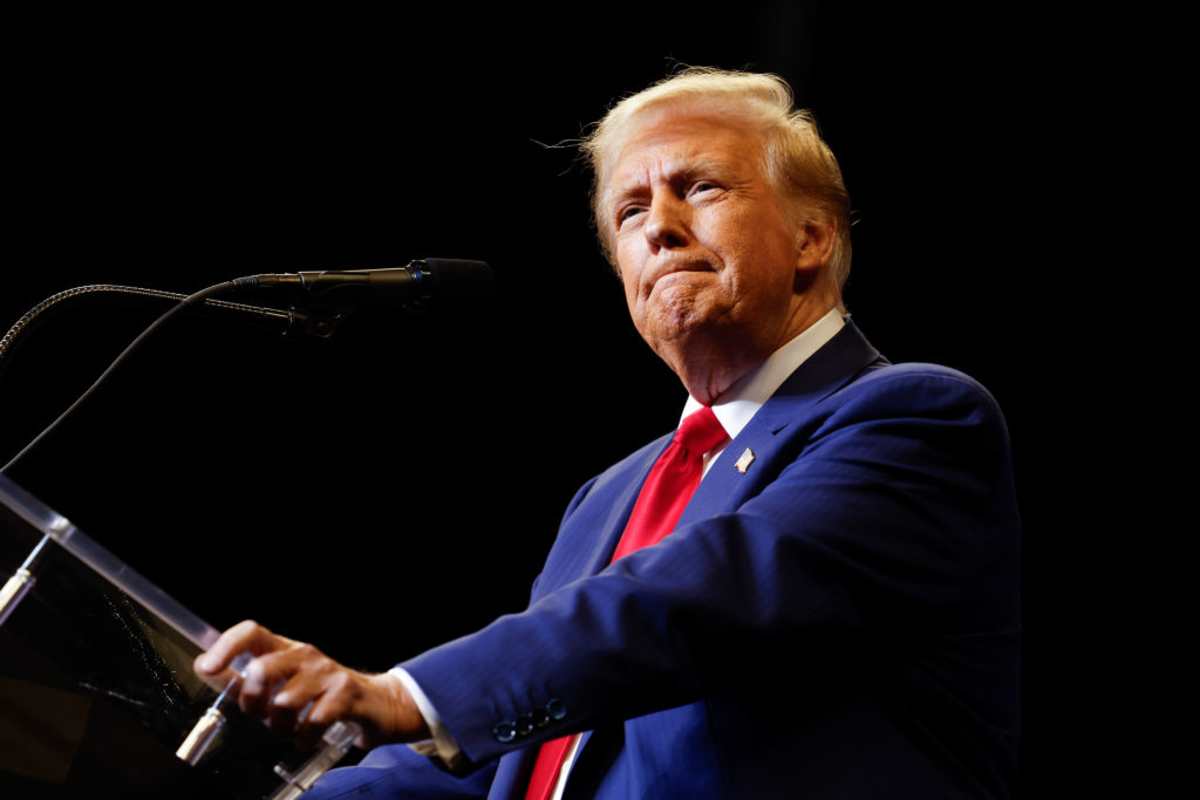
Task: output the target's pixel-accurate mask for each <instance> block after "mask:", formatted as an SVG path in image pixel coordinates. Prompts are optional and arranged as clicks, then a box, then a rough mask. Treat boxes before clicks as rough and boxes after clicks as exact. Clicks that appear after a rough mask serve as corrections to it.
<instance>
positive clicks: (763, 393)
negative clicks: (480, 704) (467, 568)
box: [391, 308, 846, 800]
mask: <svg viewBox="0 0 1200 800" xmlns="http://www.w3.org/2000/svg"><path fill="white" fill-rule="evenodd" d="M845 324H846V322H845V320H844V319H843V318H842V314H841V312H840V311H838V309H836V308H834V309H831V310H830V311H829V313H827V314H825V316H823V317H821V318H820V319H819V320H817V321H816V322H814V323H813V324H812V325H810V326H808V327H807V328H805V329H804V331H803V332H802V333H800V334H799V335H798V336H796V337H795V338H794V339H792V340H791V341H789V342H788V343H787V344H785V345H784V346H783V347H781V348H779V349H778V350H776V351H775V352H774V353H772V354H771V355H770V356H769V357H768V358H767V360H766V361H764V362H763V363H762V364H761V365H760V366H759V367H757V368H756V369H755V370H753V371H752V372H750V373H748V374H747V375H745V376H743V377H742V378H741V379H739V380H738V381H737V382H736V383H734V384H733V385H732V386H730V387H729V389H728V390H727V391H726V392H725V393H724V394H722V395H721V397H720V399H719V400H717V402H715V403H713V404H712V410H713V414H715V415H716V417H717V421H718V422H720V423H721V427H723V428H724V429H725V433H727V434H728V435H729V440H728V441H727V442H726V443H725V444H724V445H722V446H721V447H719V448H716V449H714V450H712V451H710V452H708V453H706V454H705V455H704V473H703V475H702V476H701V480H703V476H704V475H707V474H708V470H709V469H710V468H711V467H712V465H713V464H714V463H715V462H716V460H717V458H718V457H719V456H720V455H721V453H722V452H724V450H725V448H726V447H727V446H728V445H729V441H732V440H733V439H736V438H737V435H738V434H739V433H741V432H742V429H743V428H745V427H746V425H747V424H748V423H749V422H750V420H751V419H752V418H753V417H754V415H755V414H756V413H758V410H759V409H760V408H762V406H763V404H764V403H766V402H767V400H769V399H770V398H771V395H773V394H775V392H776V391H778V389H779V387H780V386H782V385H783V382H784V381H785V380H787V379H788V376H789V375H791V374H792V373H793V372H795V371H796V370H797V369H798V368H799V367H800V365H801V364H803V363H804V362H805V361H807V360H808V358H809V356H811V355H812V354H813V353H815V352H817V351H818V350H820V349H821V347H823V346H824V345H825V343H826V342H828V341H829V340H830V339H832V338H833V337H834V336H835V335H836V334H837V332H838V331H840V330H841V329H842V326H843V325H845ZM701 407H702V404H701V403H700V402H699V401H697V400H696V399H695V398H693V397H691V396H689V397H688V399H687V402H686V403H685V404H684V406H683V413H682V414H681V415H680V417H679V421H680V423H681V424H682V422H683V420H685V419H687V417H688V415H689V414H692V413H694V412H696V411H698V410H699V409H700V408H701ZM391 674H393V675H395V676H396V677H397V678H399V679H400V682H401V683H403V684H404V688H405V689H407V690H408V693H409V694H410V695H412V698H413V701H414V702H415V703H416V705H417V710H419V711H420V712H421V716H422V717H424V718H425V723H426V724H427V725H428V726H429V730H430V731H431V732H432V734H433V738H432V739H428V740H426V741H423V742H415V743H413V744H412V745H410V747H412V748H413V749H414V750H416V751H417V752H418V753H421V754H423V755H427V756H437V757H438V758H440V759H441V760H442V761H443V762H444V763H445V764H447V765H450V766H453V765H454V764H455V763H456V762H458V761H460V760H461V759H462V752H461V750H460V749H459V747H458V744H457V743H456V742H455V741H454V737H453V736H451V735H450V732H449V731H448V730H446V727H445V726H444V725H443V724H442V720H441V717H440V716H439V715H438V713H437V710H436V709H435V708H434V707H433V704H432V703H430V702H429V698H428V697H427V696H426V695H425V693H424V692H423V691H421V687H420V686H418V685H417V682H416V681H415V680H413V677H412V676H411V675H409V674H408V673H407V672H406V671H405V670H403V669H401V668H400V667H394V668H393V669H392V670H391ZM579 742H580V737H579V736H575V737H574V739H573V740H572V742H571V748H570V750H569V751H568V752H567V757H566V761H564V762H563V767H562V770H561V771H560V772H559V774H558V783H557V784H556V785H555V788H554V794H553V795H552V800H561V798H562V795H563V791H564V789H565V788H566V785H567V775H568V774H569V773H570V771H571V767H572V766H573V765H574V763H575V757H576V755H578V750H579Z"/></svg>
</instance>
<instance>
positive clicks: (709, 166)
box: [606, 158, 736, 205]
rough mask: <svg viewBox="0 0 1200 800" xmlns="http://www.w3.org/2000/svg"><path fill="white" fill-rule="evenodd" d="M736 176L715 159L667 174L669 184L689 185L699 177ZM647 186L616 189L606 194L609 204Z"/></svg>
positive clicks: (704, 159)
mask: <svg viewBox="0 0 1200 800" xmlns="http://www.w3.org/2000/svg"><path fill="white" fill-rule="evenodd" d="M735 174H736V170H735V169H733V168H732V167H731V166H730V165H729V164H728V163H727V162H725V161H722V160H720V159H715V158H700V159H696V160H694V161H689V162H688V163H686V164H684V165H681V166H680V167H679V168H678V169H674V170H671V171H669V172H668V173H667V181H668V182H669V183H688V182H690V181H692V180H695V179H696V178H699V177H707V176H715V177H718V178H729V177H730V176H732V175H735ZM645 188H646V184H644V183H643V182H642V181H641V180H638V181H636V182H630V183H627V184H625V185H624V186H620V187H614V188H613V189H612V190H610V191H609V192H606V195H607V200H608V202H609V204H611V205H616V204H617V203H619V202H620V201H622V200H624V199H625V198H627V197H630V196H632V195H635V194H638V193H639V192H641V191H643V190H645Z"/></svg>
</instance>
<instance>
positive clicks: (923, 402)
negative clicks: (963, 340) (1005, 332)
mask: <svg viewBox="0 0 1200 800" xmlns="http://www.w3.org/2000/svg"><path fill="white" fill-rule="evenodd" d="M802 428H803V429H804V430H803V433H802V434H801V435H803V436H804V438H805V440H806V442H807V444H808V446H817V447H821V446H822V445H825V444H831V443H833V442H839V443H843V444H845V445H847V446H850V447H852V448H858V447H862V446H867V444H868V443H869V444H870V446H871V447H878V448H883V449H885V450H889V451H890V450H891V449H892V448H895V447H898V446H900V443H901V442H909V443H911V446H916V447H920V448H921V449H922V450H923V451H929V450H939V449H940V450H942V451H954V452H958V453H959V454H960V455H962V456H963V457H964V458H965V457H966V456H968V455H971V456H972V457H975V456H978V457H979V458H981V459H983V460H987V461H991V462H994V463H999V462H1007V460H1008V452H1009V449H1010V446H1011V445H1010V440H1009V434H1008V426H1007V424H1006V422H1005V419H1004V414H1003V412H1002V411H1001V410H1000V406H999V404H998V403H997V402H996V399H995V397H993V396H992V394H991V392H989V391H988V390H987V389H986V388H985V387H984V386H983V385H982V384H981V383H980V382H979V381H977V380H975V379H974V378H972V377H971V376H970V375H967V374H966V373H964V372H961V371H959V370H956V369H952V368H950V367H946V366H942V365H939V364H925V363H906V364H882V365H876V366H873V367H871V368H868V369H867V370H864V371H863V372H862V373H860V374H859V375H857V376H855V378H853V379H852V380H851V381H849V382H847V383H846V384H845V385H843V386H841V387H840V388H838V389H837V390H835V391H833V392H831V393H830V394H829V395H827V396H826V397H824V398H823V399H822V400H821V401H820V402H819V403H818V405H817V408H816V410H815V414H814V415H813V418H812V419H811V420H810V424H809V425H805V426H802ZM797 433H801V431H797ZM918 443H919V444H918Z"/></svg>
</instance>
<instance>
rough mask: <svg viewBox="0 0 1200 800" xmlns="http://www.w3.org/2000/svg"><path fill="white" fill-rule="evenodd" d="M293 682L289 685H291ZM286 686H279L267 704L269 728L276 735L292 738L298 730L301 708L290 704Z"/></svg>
mask: <svg viewBox="0 0 1200 800" xmlns="http://www.w3.org/2000/svg"><path fill="white" fill-rule="evenodd" d="M294 680H295V678H293V679H292V681H294ZM292 681H288V682H287V683H288V684H290V683H291V682H292ZM286 685H287V684H283V685H277V686H276V690H275V692H274V693H273V694H272V696H271V698H270V700H269V701H268V702H267V727H269V728H270V729H271V730H273V731H275V732H276V733H281V734H284V735H286V736H291V735H292V733H293V732H294V731H295V730H296V719H297V718H298V717H299V715H300V708H297V707H295V706H294V705H293V704H292V703H290V702H289V697H288V695H287V694H286V693H285V692H284V689H285V688H286ZM281 698H282V701H281Z"/></svg>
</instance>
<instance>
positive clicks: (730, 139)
mask: <svg viewBox="0 0 1200 800" xmlns="http://www.w3.org/2000/svg"><path fill="white" fill-rule="evenodd" d="M763 144H764V142H763V137H762V134H761V133H759V131H758V130H757V129H756V128H755V127H754V126H753V125H752V124H751V123H750V121H749V120H747V119H745V118H744V117H743V116H740V115H737V114H734V113H730V112H728V111H725V112H722V111H719V110H715V109H706V108H698V109H696V108H687V109H674V108H666V109H655V110H647V111H643V112H641V113H640V114H639V115H638V116H637V117H636V118H635V119H634V120H633V121H631V123H630V124H629V126H628V128H627V129H626V131H625V132H624V135H623V136H622V137H621V139H620V140H619V141H617V142H614V144H613V147H612V149H611V150H610V151H609V152H610V154H611V155H610V157H609V162H608V170H607V175H606V177H605V194H606V195H610V196H611V195H613V194H615V193H618V192H622V191H624V190H626V189H627V188H629V187H630V186H637V185H644V184H645V183H647V182H648V181H651V180H654V179H656V178H669V177H670V176H671V174H672V173H674V172H679V171H694V170H697V169H706V168H711V169H716V170H724V171H728V172H735V173H737V174H738V175H739V176H744V177H749V176H750V175H751V174H753V175H757V174H758V173H759V172H760V171H761V164H762V155H763Z"/></svg>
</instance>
